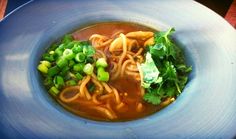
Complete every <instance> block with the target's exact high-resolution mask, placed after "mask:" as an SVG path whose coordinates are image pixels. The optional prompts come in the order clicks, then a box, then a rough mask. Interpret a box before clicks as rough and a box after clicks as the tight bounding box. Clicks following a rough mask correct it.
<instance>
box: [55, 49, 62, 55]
mask: <svg viewBox="0 0 236 139" xmlns="http://www.w3.org/2000/svg"><path fill="white" fill-rule="evenodd" d="M55 54H56V55H57V56H62V54H63V50H61V49H59V48H57V49H56V50H55Z"/></svg>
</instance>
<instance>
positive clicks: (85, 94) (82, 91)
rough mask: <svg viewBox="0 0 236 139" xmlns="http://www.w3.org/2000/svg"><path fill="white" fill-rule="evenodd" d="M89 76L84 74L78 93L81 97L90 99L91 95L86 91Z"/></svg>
mask: <svg viewBox="0 0 236 139" xmlns="http://www.w3.org/2000/svg"><path fill="white" fill-rule="evenodd" d="M90 79H91V76H89V75H88V76H86V78H85V79H84V80H83V81H82V83H81V85H80V88H79V89H80V94H81V96H82V97H86V98H87V99H88V100H90V99H91V95H90V94H89V92H88V89H87V88H86V84H87V83H88V82H89V81H90Z"/></svg>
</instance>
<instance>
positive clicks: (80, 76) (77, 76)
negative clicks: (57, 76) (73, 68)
mask: <svg viewBox="0 0 236 139" xmlns="http://www.w3.org/2000/svg"><path fill="white" fill-rule="evenodd" d="M75 76H76V79H78V80H82V79H83V75H81V74H80V73H76V74H75Z"/></svg>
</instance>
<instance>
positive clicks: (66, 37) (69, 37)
mask: <svg viewBox="0 0 236 139" xmlns="http://www.w3.org/2000/svg"><path fill="white" fill-rule="evenodd" d="M72 40H73V38H72V36H71V35H70V34H66V35H65V36H64V37H63V39H62V43H69V42H71V41H72Z"/></svg>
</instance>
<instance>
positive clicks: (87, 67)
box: [83, 63, 93, 75]
mask: <svg viewBox="0 0 236 139" xmlns="http://www.w3.org/2000/svg"><path fill="white" fill-rule="evenodd" d="M83 71H84V73H86V74H87V75H91V74H92V73H93V66H92V64H90V63H87V64H86V65H85V66H84V69H83Z"/></svg>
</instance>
